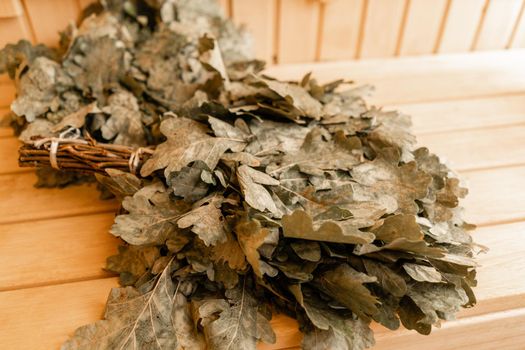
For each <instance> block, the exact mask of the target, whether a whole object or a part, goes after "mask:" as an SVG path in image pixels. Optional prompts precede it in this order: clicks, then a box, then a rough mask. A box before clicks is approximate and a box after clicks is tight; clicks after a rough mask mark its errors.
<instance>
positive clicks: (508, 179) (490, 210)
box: [463, 166, 525, 225]
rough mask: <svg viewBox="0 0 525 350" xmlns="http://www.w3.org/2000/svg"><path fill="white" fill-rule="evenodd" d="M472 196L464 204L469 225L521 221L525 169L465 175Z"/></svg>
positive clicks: (524, 206)
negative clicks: (470, 223)
mask: <svg viewBox="0 0 525 350" xmlns="http://www.w3.org/2000/svg"><path fill="white" fill-rule="evenodd" d="M464 177H465V178H466V179H467V185H468V188H469V195H468V196H467V198H466V199H464V200H463V205H464V206H465V208H467V210H466V213H465V214H466V215H465V216H466V218H467V220H468V221H470V222H472V223H475V224H477V225H486V224H495V223H500V222H509V221H515V220H522V219H523V218H524V216H525V210H524V208H525V194H524V191H523V179H524V178H525V166H516V167H510V168H501V169H487V170H482V171H473V172H466V173H464Z"/></svg>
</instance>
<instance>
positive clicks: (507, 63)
mask: <svg viewBox="0 0 525 350" xmlns="http://www.w3.org/2000/svg"><path fill="white" fill-rule="evenodd" d="M524 59H525V50H523V49H516V50H513V52H512V54H510V55H509V54H507V51H493V52H492V51H491V52H480V53H476V54H455V55H434V56H425V57H421V58H417V57H403V58H399V59H396V60H391V59H370V60H362V61H347V62H332V63H318V64H312V63H309V64H295V65H280V66H274V67H270V68H269V69H267V71H266V72H267V74H269V75H273V76H276V77H279V78H281V79H300V78H301V77H302V76H303V75H304V72H310V71H312V72H313V75H314V76H315V77H318V78H319V80H320V81H323V82H327V81H332V80H335V79H338V78H345V79H353V80H355V81H356V82H358V83H359V84H367V83H368V84H372V85H374V86H375V87H376V89H375V92H374V94H373V96H372V97H371V98H368V99H367V100H368V101H369V102H370V103H372V104H377V105H385V104H401V103H415V102H430V101H443V100H451V99H465V98H476V97H482V96H501V95H505V94H513V93H523V92H524V91H525V66H524V65H523V64H522V62H523V60H524ZM481 77H482V79H483V80H482V82H480V78H481Z"/></svg>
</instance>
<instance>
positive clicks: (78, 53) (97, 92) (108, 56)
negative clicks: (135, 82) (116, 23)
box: [62, 36, 126, 105]
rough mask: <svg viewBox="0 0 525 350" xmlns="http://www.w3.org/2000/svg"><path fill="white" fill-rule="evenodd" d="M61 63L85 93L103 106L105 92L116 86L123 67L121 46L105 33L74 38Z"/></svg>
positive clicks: (124, 67) (124, 65)
mask: <svg viewBox="0 0 525 350" xmlns="http://www.w3.org/2000/svg"><path fill="white" fill-rule="evenodd" d="M62 66H63V67H64V70H65V72H66V73H67V74H68V75H69V76H70V77H71V78H72V79H73V80H74V83H75V85H76V86H77V87H78V89H80V90H81V91H82V92H83V94H84V95H85V96H93V97H94V98H96V99H97V101H98V102H99V103H100V105H104V104H105V100H106V98H105V93H106V92H107V91H109V90H110V89H112V88H118V87H119V80H120V79H121V77H122V76H123V74H124V71H125V69H126V64H125V59H124V49H123V48H122V45H121V44H119V41H117V40H115V39H113V38H110V37H109V36H102V37H98V38H93V39H92V38H89V37H77V38H76V39H75V41H74V43H73V45H72V47H71V48H70V51H69V53H68V56H67V57H66V59H65V60H64V61H63V63H62Z"/></svg>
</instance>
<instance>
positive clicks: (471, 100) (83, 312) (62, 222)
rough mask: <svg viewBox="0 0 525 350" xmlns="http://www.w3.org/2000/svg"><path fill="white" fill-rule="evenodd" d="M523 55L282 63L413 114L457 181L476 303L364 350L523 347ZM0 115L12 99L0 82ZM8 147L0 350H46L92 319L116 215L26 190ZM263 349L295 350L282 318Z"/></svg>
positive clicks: (77, 190)
mask: <svg viewBox="0 0 525 350" xmlns="http://www.w3.org/2000/svg"><path fill="white" fill-rule="evenodd" d="M524 62H525V50H513V51H499V52H486V53H471V54H460V55H450V56H446V55H445V56H427V57H419V58H399V59H377V60H364V61H359V62H339V63H319V64H301V65H282V66H275V67H271V68H269V69H268V73H269V74H272V75H275V76H278V77H280V78H285V79H288V78H299V77H301V76H302V75H303V74H304V73H305V72H307V71H313V72H314V74H315V76H316V77H317V78H318V79H319V80H322V81H327V80H331V79H334V78H341V77H344V78H351V79H354V80H356V81H358V82H359V83H371V84H373V85H375V86H376V93H375V94H374V96H373V97H371V98H370V101H371V103H373V104H377V105H383V106H385V108H396V109H399V110H401V111H403V112H406V113H408V114H411V115H412V116H413V122H414V131H415V133H416V134H417V136H418V141H419V143H420V144H421V145H425V146H428V147H429V148H430V149H431V150H432V151H434V152H436V153H438V154H439V155H440V156H442V157H443V158H446V159H447V160H448V161H449V163H450V164H451V165H452V166H453V168H454V169H457V170H458V171H459V172H460V173H461V175H463V176H464V177H465V178H466V179H467V181H468V183H469V187H470V195H469V196H468V198H467V199H466V200H465V201H464V202H463V205H464V206H465V207H466V210H467V218H468V219H469V220H470V221H472V222H473V223H475V224H477V225H478V226H479V229H478V230H477V231H475V232H474V234H473V235H474V238H475V240H476V241H477V242H478V243H480V244H483V245H486V246H488V247H489V248H490V252H489V253H488V254H486V255H482V256H481V257H480V262H481V264H482V267H481V268H480V269H479V275H478V276H479V286H478V287H477V288H476V289H475V292H476V294H477V296H478V300H479V304H478V305H477V306H476V307H475V308H473V309H468V310H464V311H463V312H461V313H460V314H459V316H458V320H456V321H450V322H445V323H444V324H443V326H442V327H441V328H440V329H435V330H433V333H432V335H430V336H428V337H425V336H421V335H418V334H416V333H415V332H409V331H406V330H399V331H396V332H392V331H389V330H386V329H384V328H382V327H381V326H379V325H373V328H374V330H375V333H376V339H377V345H376V347H375V348H374V349H378V350H379V349H394V350H395V349H403V350H409V349H425V350H431V349H439V350H446V349H466V348H470V349H476V350H483V349H496V348H497V349H500V350H502V349H524V348H525V64H524ZM0 93H1V95H0V109H1V110H2V111H5V110H7V108H8V103H9V101H10V99H11V98H12V96H13V94H14V92H13V88H12V86H11V85H9V83H8V82H7V81H6V80H5V79H3V80H1V81H0ZM17 147H18V143H17V141H16V139H15V138H14V137H13V136H11V132H10V130H9V129H7V128H5V127H4V128H2V129H0V315H1V316H0V349H10V350H16V349H56V348H58V347H59V345H60V344H61V343H62V342H63V341H64V340H65V339H66V338H67V337H68V335H69V334H71V333H72V332H73V331H74V330H75V328H77V327H78V326H80V325H83V324H86V323H90V322H93V321H96V320H97V319H99V318H100V317H101V316H102V312H103V308H104V304H105V300H106V297H107V295H108V292H109V290H110V288H111V287H115V286H117V285H118V284H117V279H116V278H115V277H114V276H112V275H110V274H108V273H107V272H104V271H103V270H102V268H103V266H104V263H105V259H106V257H107V256H108V255H111V254H113V253H114V252H115V251H116V247H117V245H118V240H117V239H115V238H113V237H111V235H110V234H109V233H108V228H109V226H110V225H111V223H112V221H113V216H114V211H115V209H116V207H117V203H116V202H115V201H101V200H99V199H98V193H97V191H96V190H95V188H94V187H93V186H91V187H89V186H76V187H70V188H66V189H34V188H33V187H32V184H33V183H34V181H35V176H34V174H33V172H32V171H31V170H29V169H20V168H18V167H17V161H16V158H17ZM272 323H273V326H274V329H275V331H276V333H277V342H276V344H274V345H261V346H260V348H261V349H295V348H296V347H297V346H298V345H299V343H300V338H301V336H300V333H299V332H298V330H297V326H296V324H295V323H294V321H293V320H290V319H288V318H286V317H283V316H280V315H276V316H275V317H274V319H273V320H272Z"/></svg>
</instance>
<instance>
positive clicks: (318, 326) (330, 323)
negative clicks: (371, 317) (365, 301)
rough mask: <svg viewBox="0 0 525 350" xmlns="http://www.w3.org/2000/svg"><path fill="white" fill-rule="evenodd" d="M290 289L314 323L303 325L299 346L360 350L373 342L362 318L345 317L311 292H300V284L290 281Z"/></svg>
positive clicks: (303, 347)
mask: <svg viewBox="0 0 525 350" xmlns="http://www.w3.org/2000/svg"><path fill="white" fill-rule="evenodd" d="M289 289H290V291H291V292H292V294H293V295H294V296H295V298H296V300H297V302H298V303H299V305H301V306H302V308H303V309H304V311H305V313H306V315H307V316H308V319H309V320H310V322H311V323H312V324H313V326H314V327H311V329H308V328H306V332H305V334H304V338H303V341H302V343H301V347H302V349H305V350H331V349H338V350H339V349H340V350H363V349H366V348H369V347H371V346H373V345H374V344H375V341H374V333H373V332H372V330H371V329H370V327H368V324H367V323H365V322H364V321H363V320H361V319H356V320H354V319H352V316H350V315H347V317H344V316H342V315H341V314H338V313H337V312H336V311H335V310H333V309H330V308H329V307H327V305H326V303H325V302H323V301H321V300H319V298H316V297H315V296H314V295H312V294H309V295H308V296H305V295H303V291H302V288H301V285H300V284H292V285H290V286H289ZM309 292H311V291H309Z"/></svg>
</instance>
